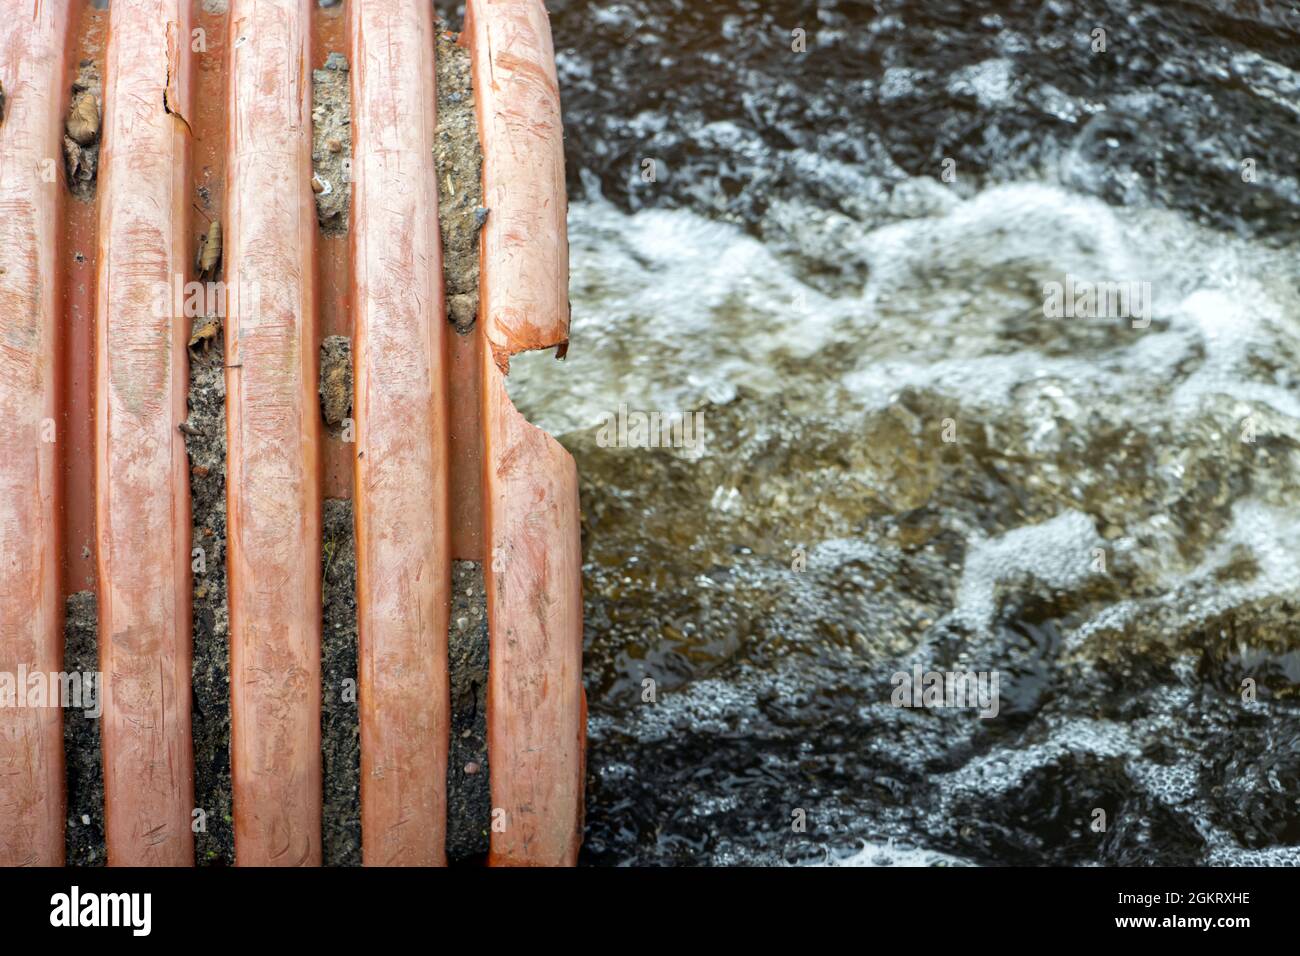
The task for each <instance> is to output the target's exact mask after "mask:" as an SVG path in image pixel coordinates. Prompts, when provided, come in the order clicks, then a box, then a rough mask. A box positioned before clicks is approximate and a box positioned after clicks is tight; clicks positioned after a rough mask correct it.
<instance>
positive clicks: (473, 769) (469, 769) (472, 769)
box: [465, 760, 479, 774]
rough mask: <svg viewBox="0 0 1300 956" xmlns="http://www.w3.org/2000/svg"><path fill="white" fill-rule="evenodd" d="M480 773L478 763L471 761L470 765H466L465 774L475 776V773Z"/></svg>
mask: <svg viewBox="0 0 1300 956" xmlns="http://www.w3.org/2000/svg"><path fill="white" fill-rule="evenodd" d="M478 771H479V766H478V763H477V762H476V761H473V760H471V761H470V762H469V763H467V764H465V772H466V773H468V774H475V773H478Z"/></svg>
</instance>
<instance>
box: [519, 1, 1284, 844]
mask: <svg viewBox="0 0 1300 956" xmlns="http://www.w3.org/2000/svg"><path fill="white" fill-rule="evenodd" d="M549 6H550V8H551V11H552V24H553V27H554V31H555V37H556V46H557V49H558V51H559V55H560V74H561V75H560V82H561V87H562V94H563V101H564V106H565V110H566V117H565V121H566V131H567V141H568V163H569V177H570V182H569V189H570V197H571V210H570V238H571V245H572V261H573V280H572V297H573V309H574V328H573V342H572V347H571V348H570V350H569V359H568V360H567V361H566V362H564V363H556V362H553V361H551V360H550V359H549V358H546V357H541V356H532V357H530V358H525V359H523V360H522V361H519V362H517V364H516V365H515V366H513V369H514V371H513V374H512V385H511V388H512V393H513V395H514V396H515V398H516V400H517V402H518V403H519V405H520V407H521V409H522V410H523V411H524V412H525V414H527V415H528V416H529V417H530V418H532V419H533V420H534V421H536V422H538V423H539V424H541V425H543V426H544V427H547V428H549V429H550V430H552V431H553V432H554V433H556V434H557V435H559V436H561V440H562V441H563V442H564V443H565V444H566V445H567V446H568V447H569V448H571V449H572V450H573V451H574V453H575V455H576V456H577V458H578V462H579V468H580V471H581V474H582V479H583V484H582V496H583V510H584V549H585V562H586V563H585V590H586V621H587V624H586V634H587V659H586V673H587V687H588V694H589V697H590V706H591V739H590V753H589V759H588V770H589V783H588V830H587V837H586V845H585V849H584V859H585V860H586V861H587V862H590V863H597V864H618V863H634V864H684V863H774V862H780V861H783V860H784V861H799V862H805V861H821V860H830V861H833V862H854V863H873V862H876V863H878V862H931V863H940V862H949V863H953V862H972V863H983V864H989V863H1056V864H1095V863H1104V864H1151V863H1165V864H1172V863H1214V864H1258V863H1291V864H1295V863H1297V862H1300V704H1298V701H1297V687H1298V686H1300V683H1298V682H1300V520H1297V515H1298V514H1300V391H1298V389H1297V386H1298V385H1300V257H1298V256H1297V253H1298V252H1300V250H1298V249H1297V238H1298V237H1300V231H1298V230H1300V182H1298V181H1297V175H1300V166H1297V157H1300V115H1298V114H1300V7H1298V6H1297V5H1296V4H1295V3H1278V2H1263V0H1260V2H1225V0H1217V2H1215V0H1198V2H1184V3H1141V2H1127V0H1121V2H1114V0H1110V2H1077V0H1072V2H1069V3H1061V2H1045V3H1043V2H1024V3H980V4H973V3H972V4H965V3H955V2H931V3H918V2H906V3H902V2H877V3H853V2H847V0H839V2H822V3H759V2H748V3H740V2H734V0H728V2H721V3H717V2H712V3H687V2H670V0H657V2H648V0H638V2H628V3H608V2H594V0H591V2H576V0H575V2H563V0H551V2H550V3H549ZM797 27H798V28H802V29H804V30H805V31H806V35H807V41H806V43H807V47H806V52H803V53H795V52H793V51H792V50H791V42H792V38H791V31H792V30H793V29H795V28H797ZM1098 28H1101V29H1103V30H1105V35H1106V51H1105V52H1104V53H1101V52H1093V50H1092V42H1093V31H1094V30H1096V29H1098ZM647 159H652V160H654V171H655V178H654V181H653V182H647V181H646V180H645V179H644V178H643V175H642V173H643V170H644V169H645V168H646V167H645V165H644V161H645V160H647ZM945 160H951V161H952V162H951V163H949V164H948V165H947V167H945ZM945 168H948V169H950V170H951V171H952V172H954V173H955V178H953V177H952V176H949V177H948V178H947V179H945V177H944V170H945ZM1244 170H1252V171H1253V176H1251V177H1249V178H1253V181H1245V180H1244V179H1243V171H1244ZM949 180H951V181H949ZM1075 280H1083V281H1095V282H1116V283H1132V284H1135V285H1134V288H1136V287H1138V286H1140V285H1142V284H1145V285H1144V287H1145V288H1146V289H1147V290H1149V295H1150V314H1149V318H1150V322H1149V324H1148V325H1145V326H1143V327H1135V325H1134V323H1133V322H1131V321H1129V320H1128V319H1127V318H1121V317H1115V316H1111V317H1101V318H1079V317H1076V318H1049V317H1047V316H1045V314H1044V307H1043V306H1044V285H1045V284H1046V283H1051V282H1060V283H1063V284H1064V283H1066V282H1067V281H1075ZM620 404H626V405H627V406H629V407H630V408H631V409H634V410H638V409H639V410H645V411H651V410H654V411H661V412H666V413H672V412H686V411H692V410H698V411H702V412H703V416H704V422H705V425H706V428H707V432H708V434H707V439H706V441H705V442H704V443H703V447H702V448H698V449H695V450H694V451H691V450H688V449H680V450H675V449H643V448H619V447H602V442H601V441H600V436H599V429H598V426H599V424H600V423H601V422H602V420H603V419H604V418H605V416H607V415H609V414H611V413H613V412H615V410H616V409H617V408H618V407H619V405H620ZM945 439H951V440H945ZM797 567H802V570H798V569H797ZM914 665H918V666H920V667H921V668H922V670H957V669H961V670H978V671H990V670H997V671H998V672H999V675H1000V678H1001V685H1000V702H1001V706H1000V710H999V713H998V716H997V717H995V718H991V719H981V718H980V717H979V716H978V715H977V714H976V713H975V712H974V711H972V710H958V709H950V710H945V709H930V710H926V709H906V708H899V707H895V706H892V705H891V701H890V697H891V690H892V686H891V677H892V675H894V674H895V673H896V672H898V671H909V672H910V671H911V669H912V667H913V666H914ZM646 679H652V680H653V681H654V682H655V684H654V689H655V695H654V696H655V700H654V701H653V702H650V701H647V700H645V699H644V698H645V696H646V685H645V683H644V682H645V681H646ZM1246 679H1250V680H1253V681H1254V688H1255V699H1254V700H1244V699H1243V695H1242V684H1243V680H1246ZM1098 810H1101V811H1104V813H1105V821H1106V825H1105V829H1104V830H1101V831H1097V830H1094V829H1093V827H1092V824H1093V821H1094V820H1095V819H1097V815H1096V811H1098ZM797 819H803V820H805V821H806V828H805V830H804V831H803V832H797V831H796V830H794V829H793V828H792V821H794V820H797Z"/></svg>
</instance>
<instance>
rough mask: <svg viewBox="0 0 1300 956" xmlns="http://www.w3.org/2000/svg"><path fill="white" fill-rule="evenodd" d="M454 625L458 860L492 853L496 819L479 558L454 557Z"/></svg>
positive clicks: (452, 807) (453, 836)
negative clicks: (491, 833)
mask: <svg viewBox="0 0 1300 956" xmlns="http://www.w3.org/2000/svg"><path fill="white" fill-rule="evenodd" d="M449 631H450V634H449V635H448V647H447V659H448V662H449V671H450V676H451V749H450V751H449V752H448V757H447V859H448V860H449V861H452V862H455V861H458V860H467V859H472V858H476V857H480V856H482V855H484V854H486V853H487V851H488V833H489V827H490V826H491V823H492V799H491V792H490V778H489V776H488V753H487V678H488V628H487V604H486V595H485V592H484V590H483V566H482V565H481V564H480V563H479V562H477V561H454V562H452V571H451V622H450V627H449Z"/></svg>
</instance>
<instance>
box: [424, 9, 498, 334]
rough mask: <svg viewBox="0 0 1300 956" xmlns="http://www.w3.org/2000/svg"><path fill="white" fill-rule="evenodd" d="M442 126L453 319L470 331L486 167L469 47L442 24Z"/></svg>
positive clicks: (440, 158)
mask: <svg viewBox="0 0 1300 956" xmlns="http://www.w3.org/2000/svg"><path fill="white" fill-rule="evenodd" d="M437 32H438V49H437V73H438V127H437V132H436V134H435V138H434V143H435V145H434V164H435V166H436V168H437V170H438V225H439V227H440V230H441V232H442V271H443V275H444V276H445V279H446V296H447V321H449V322H451V324H452V325H453V326H455V328H456V331H457V332H459V333H460V334H462V335H464V334H466V333H468V332H469V330H470V329H472V328H473V327H474V321H475V319H476V318H477V316H478V231H479V229H480V228H481V227H482V225H483V221H484V219H485V218H486V216H487V212H486V210H485V209H484V208H483V183H482V175H481V171H482V166H483V156H482V153H481V151H480V148H479V140H478V124H477V122H476V120H475V116H474V93H473V88H472V86H471V84H470V56H469V51H468V50H466V49H464V48H463V47H460V46H457V45H456V34H454V33H451V32H449V31H448V30H447V29H446V24H445V23H442V22H441V21H439V22H438V24H437Z"/></svg>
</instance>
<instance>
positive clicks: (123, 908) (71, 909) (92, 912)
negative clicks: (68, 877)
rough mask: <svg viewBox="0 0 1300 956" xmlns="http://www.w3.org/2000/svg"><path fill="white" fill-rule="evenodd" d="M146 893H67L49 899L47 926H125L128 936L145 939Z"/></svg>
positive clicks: (148, 922)
mask: <svg viewBox="0 0 1300 956" xmlns="http://www.w3.org/2000/svg"><path fill="white" fill-rule="evenodd" d="M152 911H153V897H152V895H151V894H149V893H82V892H81V888H80V887H78V886H74V887H73V888H72V889H71V891H70V892H67V893H55V894H54V895H53V896H51V897H50V925H51V926H129V927H131V935H133V936H148V935H149V931H150V929H152V926H153V918H152Z"/></svg>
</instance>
